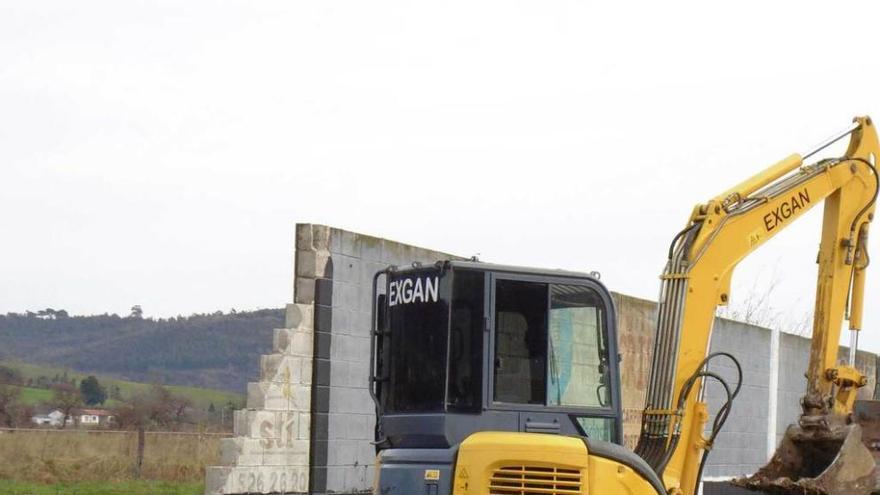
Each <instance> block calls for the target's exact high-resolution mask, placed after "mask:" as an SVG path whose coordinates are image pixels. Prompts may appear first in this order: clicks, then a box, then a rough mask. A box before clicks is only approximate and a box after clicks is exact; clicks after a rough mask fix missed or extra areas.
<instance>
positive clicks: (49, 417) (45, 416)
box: [31, 408, 116, 428]
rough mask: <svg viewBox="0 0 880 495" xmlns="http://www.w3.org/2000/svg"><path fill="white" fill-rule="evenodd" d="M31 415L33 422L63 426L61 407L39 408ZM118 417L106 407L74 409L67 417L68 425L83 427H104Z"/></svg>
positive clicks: (42, 424) (41, 424)
mask: <svg viewBox="0 0 880 495" xmlns="http://www.w3.org/2000/svg"><path fill="white" fill-rule="evenodd" d="M36 412H37V414H34V415H33V416H31V422H32V423H34V424H36V425H40V426H55V427H59V426H61V422H62V421H64V412H63V411H61V410H60V409H51V408H38V409H37V411H36ZM115 420H116V417H115V416H113V413H111V412H110V411H107V410H105V409H74V410H73V411H71V412H70V417H68V418H67V426H78V427H83V428H95V427H104V426H108V425H111V424H113V422H114V421H115Z"/></svg>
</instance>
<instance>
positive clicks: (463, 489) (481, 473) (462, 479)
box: [452, 432, 657, 495]
mask: <svg viewBox="0 0 880 495" xmlns="http://www.w3.org/2000/svg"><path fill="white" fill-rule="evenodd" d="M452 491H453V495H589V494H594V495H655V494H657V490H655V489H654V487H653V486H652V485H651V483H649V482H648V481H647V480H645V479H644V478H643V477H642V476H641V475H639V474H638V473H637V472H635V471H633V469H632V468H630V467H628V466H625V465H623V464H621V463H619V462H615V461H614V460H610V459H605V458H602V457H597V456H591V455H590V454H589V452H588V451H587V446H586V444H585V443H584V441H583V440H582V439H580V438H576V437H567V436H561V435H544V434H538V433H510V432H480V433H475V434H473V435H471V436H470V437H468V438H467V439H466V440H465V441H464V442H462V443H461V446H460V448H459V451H458V460H457V461H456V464H455V480H454V483H453V489H452Z"/></svg>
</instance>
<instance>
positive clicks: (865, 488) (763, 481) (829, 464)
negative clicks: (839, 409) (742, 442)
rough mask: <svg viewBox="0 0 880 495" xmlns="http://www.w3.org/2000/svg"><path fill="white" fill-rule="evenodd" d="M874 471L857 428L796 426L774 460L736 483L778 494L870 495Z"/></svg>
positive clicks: (853, 426)
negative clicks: (806, 427)
mask: <svg viewBox="0 0 880 495" xmlns="http://www.w3.org/2000/svg"><path fill="white" fill-rule="evenodd" d="M876 473H877V467H876V464H875V462H874V457H873V456H872V454H871V452H870V451H869V450H868V449H867V448H866V447H865V445H864V444H863V443H862V429H861V427H860V426H859V425H858V424H851V425H846V426H840V427H837V428H834V429H832V430H831V431H828V430H820V429H814V428H811V429H805V428H801V427H799V426H795V425H792V426H789V427H788V430H786V432H785V437H784V438H783V439H782V443H780V445H779V448H777V449H776V453H775V454H774V455H773V458H772V459H770V462H769V463H768V464H767V465H766V466H764V467H762V468H761V469H760V470H759V471H758V472H757V473H755V474H754V475H752V476H750V477H748V478H740V479H737V480H734V481H733V484H734V485H736V486H740V487H743V488H748V489H750V490H754V491H758V492H762V493H771V494H778V495H794V494H797V495H869V494H870V493H872V492H873V491H874V485H875V483H876V481H875V477H876Z"/></svg>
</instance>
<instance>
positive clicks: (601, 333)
mask: <svg viewBox="0 0 880 495" xmlns="http://www.w3.org/2000/svg"><path fill="white" fill-rule="evenodd" d="M491 283H492V298H491V299H492V301H491V324H490V326H491V329H492V331H491V332H490V339H489V340H490V343H489V352H488V353H487V354H488V362H487V363H486V370H487V371H488V374H489V376H488V377H487V379H486V383H487V384H488V387H487V388H488V390H487V394H488V396H487V397H486V404H489V408H490V409H491V410H493V411H497V412H498V413H502V412H503V413H508V414H509V413H516V414H517V415H518V423H519V429H520V431H527V432H540V433H560V434H569V435H583V436H588V437H591V438H596V439H601V440H605V441H611V442H615V443H621V440H622V431H621V414H620V396H619V371H618V362H617V361H618V360H617V355H618V354H617V343H616V335H615V332H614V324H615V322H614V313H613V304H612V302H611V298H610V296H608V294H607V291H605V289H604V287H602V286H601V285H600V284H598V283H596V282H595V281H593V280H590V279H579V278H562V277H542V276H534V275H517V274H500V273H496V274H493V277H492V280H491ZM612 356H613V358H612Z"/></svg>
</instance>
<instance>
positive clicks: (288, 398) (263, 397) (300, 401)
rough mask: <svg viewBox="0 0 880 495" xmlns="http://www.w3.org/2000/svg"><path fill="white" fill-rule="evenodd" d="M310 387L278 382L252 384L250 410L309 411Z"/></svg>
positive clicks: (248, 403)
mask: <svg viewBox="0 0 880 495" xmlns="http://www.w3.org/2000/svg"><path fill="white" fill-rule="evenodd" d="M311 391H312V387H311V386H310V385H303V384H299V385H296V384H285V383H276V382H250V383H248V387H247V392H248V394H247V406H248V409H265V410H269V411H302V412H305V411H308V410H309V407H310V404H311V393H312V392H311Z"/></svg>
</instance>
